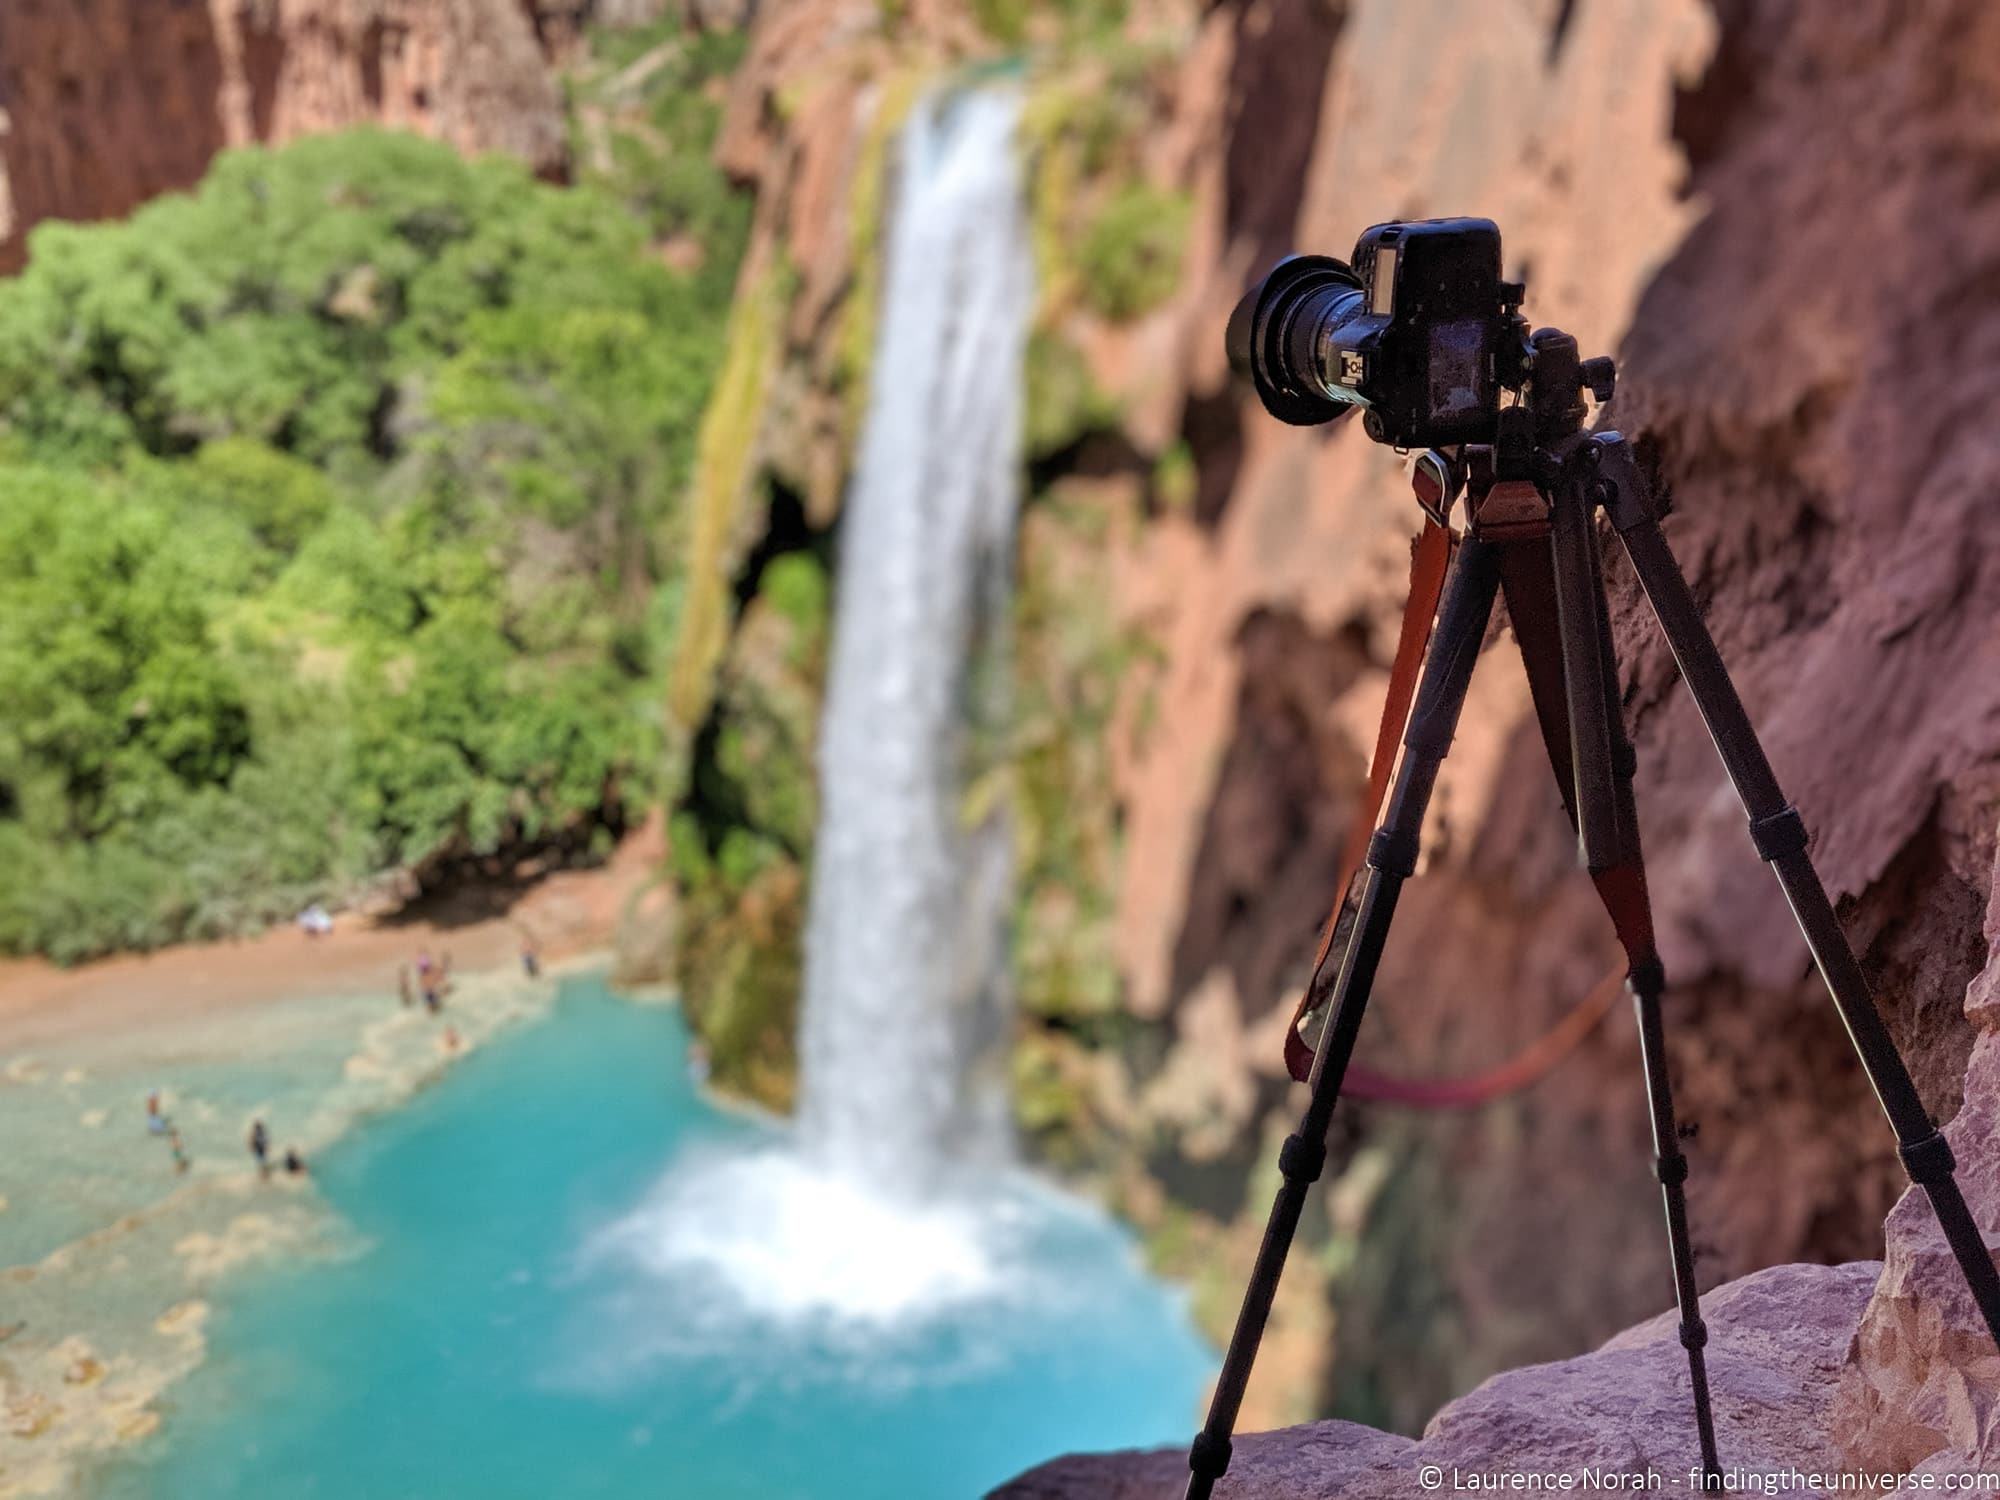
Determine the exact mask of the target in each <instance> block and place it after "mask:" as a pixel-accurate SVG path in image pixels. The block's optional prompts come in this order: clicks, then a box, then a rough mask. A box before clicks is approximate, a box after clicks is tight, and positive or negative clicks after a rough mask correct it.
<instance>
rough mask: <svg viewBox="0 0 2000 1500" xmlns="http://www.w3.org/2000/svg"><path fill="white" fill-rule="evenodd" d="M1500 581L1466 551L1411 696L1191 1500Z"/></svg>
mask: <svg viewBox="0 0 2000 1500" xmlns="http://www.w3.org/2000/svg"><path fill="white" fill-rule="evenodd" d="M1499 582H1500V570H1499V557H1498V553H1497V549H1496V548H1494V547H1493V546H1492V545H1490V544H1488V543H1485V542H1480V541H1469V542H1467V543H1465V545H1464V546H1462V547H1461V548H1460V549H1459V553H1458V561H1457V563H1456V565H1455V566H1454V567H1453V569H1452V575H1451V581H1450V583H1449V585H1448V586H1447V588H1446V590H1445V597H1444V603H1443V605H1442V607H1441V608H1440V610H1439V612H1438V627H1437V634H1436V636H1435V637H1434V638H1433V640H1432V642H1431V648H1430V655H1429V658H1428V659H1427V660H1426V662H1425V664H1424V677H1423V683H1422V686H1420V687H1419V688H1418V690H1417V701H1416V705H1415V707H1414V709H1413V710H1412V712H1411V714H1410V726H1409V729H1408V731H1407V732H1406V733H1405V734H1404V736H1403V745H1404V754H1403V761H1402V764H1401V766H1400V767H1398V768H1397V771H1396V782H1395V785H1394V787H1393V788H1392V789H1391V791H1390V793H1389V810H1388V813H1387V814H1386V816H1385V817H1384V818H1383V820H1382V826H1381V827H1380V828H1379V829H1377V830H1376V833H1375V837H1374V839H1373V840H1372V841H1371V842H1370V843H1369V846H1368V873H1367V877H1366V879H1365V880H1364V881H1363V883H1362V888H1361V904H1360V910H1359V911H1358V912H1357V913H1356V915H1355V919H1354V930H1353V933H1352V934H1351V936H1350V937H1349V939H1348V943H1347V951H1346V953H1345V954H1344V955H1343V957H1342V959H1341V965H1340V974H1339V977H1338V978H1337V979H1336V980H1335V981H1334V991H1333V1007H1332V1013H1331V1015H1330V1016H1329V1017H1328V1019H1327V1023H1326V1030H1325V1032H1324V1034H1323V1035H1322V1036H1321V1038H1320V1044H1319V1048H1318V1052H1317V1055H1316V1057H1315V1059H1314V1062H1313V1070H1312V1076H1311V1078H1310V1079H1309V1080H1308V1083H1309V1086H1310V1087H1311V1090H1312V1096H1311V1098H1310V1100H1309V1101H1308V1103H1307V1104H1306V1111H1305V1116H1304V1118H1303V1119H1302V1120H1301V1121H1300V1122H1299V1128H1298V1130H1297V1131H1296V1132H1295V1133H1294V1134H1292V1135H1291V1136H1289V1137H1287V1138H1286V1140H1285V1145H1284V1149H1283V1150H1282V1151H1280V1152H1279V1154H1278V1171H1279V1173H1280V1176H1281V1178H1282V1181H1281V1182H1280V1183H1279V1186H1278V1195H1277V1198H1276V1200H1275V1201H1274V1202H1273V1203H1272V1204H1271V1216H1270V1218H1269V1219H1268V1220H1267V1221H1266V1222H1265V1225H1264V1239H1263V1243H1262V1244H1260V1245H1259V1246H1258V1249H1257V1261H1256V1264H1255V1266H1254V1267H1253V1269H1252V1270H1251V1272H1250V1285H1249V1287H1248V1288H1247V1289H1246V1290H1245V1291H1244V1293H1243V1306H1242V1309H1241V1310H1240V1311H1239V1312H1238V1313H1237V1315H1236V1331H1235V1332H1234V1333H1233V1334H1232V1335H1231V1336H1230V1340H1229V1350H1228V1352H1227V1353H1226V1354H1225V1355H1224V1356H1223V1360H1222V1373H1221V1374H1220V1375H1218V1376H1217V1377H1216V1381H1215V1394H1214V1396H1213V1397H1212V1398H1211V1399H1210V1401H1209V1407H1208V1420H1207V1422H1205V1423H1204V1424H1203V1426H1202V1430H1201V1431H1200V1433H1198V1434H1197V1435H1196V1437H1195V1440H1194V1443H1193V1445H1192V1446H1191V1447H1190V1448H1189V1450H1188V1469H1189V1470H1190V1475H1189V1478H1188V1486H1187V1495H1188V1500H1207V1497H1208V1496H1209V1495H1210V1494H1212V1493H1213V1492H1214V1489H1215V1482H1216V1480H1218V1479H1220V1478H1221V1477H1222V1475H1223V1474H1224V1473H1225V1472H1227V1471H1228V1468H1229V1448H1230V1434H1231V1433H1232V1432H1233V1431H1234V1430H1235V1428H1236V1414H1237V1412H1238V1410H1239V1409H1240V1408H1241V1406H1242V1404H1243V1392H1244V1389H1245V1387H1247V1386H1248V1384H1249V1381H1250V1369H1251V1366H1252V1365H1253V1364H1254V1363H1255V1362H1256V1359H1257V1345H1258V1344H1259V1342H1261V1341H1262V1339H1263V1337H1264V1324H1265V1321H1266V1320H1267V1319H1268V1318H1269V1317H1270V1315H1271V1301H1272V1299H1273V1298H1274V1297H1275V1296H1276V1295H1277V1291H1278V1277H1279V1276H1280V1274H1282V1272H1283V1271H1284V1266H1285V1256H1286V1255H1287V1254H1288V1253H1289V1252H1290V1250H1291V1247H1292V1237H1293V1235H1294V1234H1296V1233H1297V1232H1298V1227H1299V1215H1300V1214H1301V1212H1302V1211H1303V1210H1304V1208H1305V1199H1306V1190H1307V1189H1308V1188H1309V1187H1310V1186H1311V1185H1312V1183H1313V1182H1314V1180H1315V1179H1317V1178H1318V1176H1319V1174H1320V1169H1321V1168H1322V1167H1323V1166H1324V1165H1325V1164H1326V1132H1327V1127H1328V1125H1329V1124H1331V1123H1332V1120H1333V1109H1334V1105H1335V1104H1336V1103H1337V1102H1338V1101H1339V1098H1340V1085H1341V1080H1342V1079H1343V1078H1344V1077H1345V1076H1346V1073H1347V1064H1348V1059H1349V1058H1350V1057H1352V1056H1353V1053H1354V1039H1355V1036H1356V1035H1357V1034H1358V1033H1359V1031H1360V1029H1361V1016H1362V1012H1363V1011H1364V1010H1365V1009H1366V1008H1367V1005H1368V992H1369V990H1370V988H1371V987H1372V986H1373V985H1374V983H1375V968H1376V965H1377V964H1378V963H1379V962H1380V960H1381V957H1382V948H1383V944H1384V943H1385V942H1386V941H1387V939H1388V936H1389V922H1390V919H1391V918H1392V917H1393V916H1394V915H1395V911H1396V897H1397V895H1398V893H1399V892H1400V891H1401V889H1402V885H1403V882H1404V881H1405V880H1406V879H1408V878H1409V877H1410V875H1412V874H1413V873H1414V872H1415V870H1416V866H1417V838H1418V835H1419V834H1420V833H1421V832H1422V829H1423V821H1424V809H1425V807H1426V806H1427V805H1428V804H1429V802H1430V796H1431V788H1432V786H1433V785H1434V784H1435V783H1436V781H1437V772H1438V767H1439V765H1440V764H1441V763H1442V762H1443V760H1444V756H1445V751H1446V750H1448V749H1449V748H1450V746H1451V738H1452V735H1453V733H1454V732H1455V731H1456V729H1457V727H1458V712H1459V709H1460V708H1461V707H1463V706H1464V703H1465V691H1466V687H1467V685H1468V684H1469V683H1470V682H1471V680H1472V667H1473V663H1474V662H1476V661H1477V660H1478V659H1479V647H1480V643H1481V642H1482V641H1483V640H1484V639H1485V636H1486V624H1487V620H1488V619H1489V618H1490V617H1491V615H1492V613H1493V595H1494V593H1495V591H1496V590H1497V589H1498V587H1499Z"/></svg>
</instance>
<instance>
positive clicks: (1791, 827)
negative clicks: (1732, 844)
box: [1750, 803, 1806, 864]
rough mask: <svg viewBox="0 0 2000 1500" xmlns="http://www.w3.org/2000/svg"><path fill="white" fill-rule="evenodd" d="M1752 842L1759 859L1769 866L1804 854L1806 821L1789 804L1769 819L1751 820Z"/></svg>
mask: <svg viewBox="0 0 2000 1500" xmlns="http://www.w3.org/2000/svg"><path fill="white" fill-rule="evenodd" d="M1750 842H1751V843H1753V844H1755V845H1756V846H1757V857H1758V858H1759V859H1761V860H1763V861H1764V862H1765V863H1767V864H1768V863H1770V862H1771V861H1772V860H1778V859H1784V858H1785V857H1786V856H1788V855H1792V854H1803V853H1805V850H1806V820H1805V819H1804V818H1802V817H1800V816H1799V810H1798V809H1797V808H1796V807H1793V806H1792V805H1791V804H1789V803H1787V804H1786V805H1785V806H1783V807H1781V808H1779V809H1778V810H1777V811H1776V812H1774V813H1772V814H1771V815H1770V816H1769V817H1767V818H1752V819H1751V820H1750Z"/></svg>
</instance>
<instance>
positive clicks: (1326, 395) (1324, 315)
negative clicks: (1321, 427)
mask: <svg viewBox="0 0 2000 1500" xmlns="http://www.w3.org/2000/svg"><path fill="white" fill-rule="evenodd" d="M1364 300H1365V298H1364V293H1363V291H1362V287H1361V280H1360V278H1359V277H1357V276H1356V275H1355V274H1354V273H1353V272H1352V271H1351V270H1349V269H1348V268H1347V265H1346V264H1345V262H1342V261H1338V260H1335V259H1333V258H1332V257H1331V256H1326V255H1297V256H1293V257H1292V258H1291V259H1289V260H1283V261H1280V262H1279V263H1278V264H1277V265H1276V266H1274V267H1272V269H1271V274H1270V275H1268V276H1266V277H1265V278H1264V279H1263V280H1262V281H1260V282H1258V283H1257V285H1255V286H1253V287H1252V288H1251V289H1250V290H1249V291H1248V292H1246V293H1245V294H1244V296H1243V300H1242V301H1241V302H1239V303H1237V304H1236V310H1235V312H1233V313H1232V314H1230V318H1229V331H1228V334H1227V336H1226V344H1227V348H1228V351H1229V362H1230V364H1231V365H1232V366H1234V367H1235V369H1236V373H1237V374H1239V375H1242V376H1246V377H1248V378H1249V380H1250V381H1251V383H1252V384H1253V385H1255V386H1256V388H1257V395H1258V397H1259V398H1260V399H1261V400H1262V401H1263V403H1264V406H1265V409H1266V410H1268V411H1269V412H1270V413H1271V415H1272V416H1274V417H1276V418H1278V419H1279V420H1280V421H1282V422H1290V423H1291V424H1293V425H1294V426H1297V427H1310V426H1313V425H1315V424H1317V423H1321V422H1331V421H1332V420H1333V419H1334V418H1336V417H1339V416H1342V415H1344V414H1345V413H1347V412H1349V411H1352V410H1353V409H1354V407H1353V402H1352V400H1341V399H1339V398H1337V397H1335V396H1334V395H1333V394H1331V390H1332V388H1333V387H1335V386H1336V385H1337V384H1338V382H1337V381H1335V380H1333V379H1331V378H1330V377H1331V376H1333V375H1334V374H1336V373H1337V372H1335V371H1332V370H1329V369H1327V367H1326V363H1327V360H1328V358H1329V349H1328V343H1329V340H1330V338H1331V336H1332V335H1333V333H1334V332H1335V331H1336V330H1337V329H1339V328H1340V327H1341V325H1342V324H1344V323H1346V322H1347V321H1348V320H1349V319H1351V318H1353V317H1355V316H1356V315H1357V314H1359V313H1360V312H1361V311H1362V310H1363V302H1364Z"/></svg>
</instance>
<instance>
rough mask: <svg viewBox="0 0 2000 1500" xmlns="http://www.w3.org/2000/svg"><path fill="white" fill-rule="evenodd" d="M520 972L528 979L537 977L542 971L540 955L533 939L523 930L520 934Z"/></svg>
mask: <svg viewBox="0 0 2000 1500" xmlns="http://www.w3.org/2000/svg"><path fill="white" fill-rule="evenodd" d="M521 972H522V973H523V974H525V975H527V976H528V977H529V978H530V979H538V978H540V977H541V973H542V955H541V954H540V953H538V952H537V951H536V950H535V940H534V939H533V938H532V937H530V936H529V935H528V934H527V933H525V932H524V933H522V934H521Z"/></svg>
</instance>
